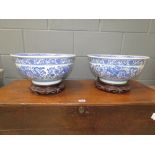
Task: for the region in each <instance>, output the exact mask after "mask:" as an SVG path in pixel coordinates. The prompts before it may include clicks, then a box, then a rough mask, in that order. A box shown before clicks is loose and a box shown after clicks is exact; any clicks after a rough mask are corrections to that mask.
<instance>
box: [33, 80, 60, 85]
mask: <svg viewBox="0 0 155 155" xmlns="http://www.w3.org/2000/svg"><path fill="white" fill-rule="evenodd" d="M61 81H62V80H56V81H47V82H45V81H36V80H32V83H33V84H34V85H37V86H51V85H56V84H58V83H60V82H61Z"/></svg>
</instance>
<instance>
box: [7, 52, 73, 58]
mask: <svg viewBox="0 0 155 155" xmlns="http://www.w3.org/2000/svg"><path fill="white" fill-rule="evenodd" d="M22 54H27V55H22ZM29 54H46V55H38V56H35V55H29ZM10 56H11V57H16V58H70V57H75V56H76V55H75V54H64V53H15V54H10Z"/></svg>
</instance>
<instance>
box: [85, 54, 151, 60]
mask: <svg viewBox="0 0 155 155" xmlns="http://www.w3.org/2000/svg"><path fill="white" fill-rule="evenodd" d="M87 56H88V57H90V58H102V59H103V58H108V59H150V57H149V56H142V55H121V54H88V55H87ZM110 56H114V57H110ZM128 56H130V57H131V58H130V57H128Z"/></svg>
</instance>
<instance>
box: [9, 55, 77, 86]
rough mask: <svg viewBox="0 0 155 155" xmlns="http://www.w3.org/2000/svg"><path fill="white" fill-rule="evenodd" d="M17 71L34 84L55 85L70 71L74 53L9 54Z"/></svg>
mask: <svg viewBox="0 0 155 155" xmlns="http://www.w3.org/2000/svg"><path fill="white" fill-rule="evenodd" d="M11 56H12V57H13V58H14V61H15V64H16V67H17V69H18V71H19V72H20V73H21V74H22V75H24V76H25V77H27V78H29V79H31V80H32V83H33V84H35V85H42V86H47V85H55V84H58V83H60V82H61V81H62V80H63V79H65V78H66V77H67V75H68V74H69V73H70V72H71V70H72V67H73V64H74V60H75V55H73V54H51V53H17V54H11Z"/></svg>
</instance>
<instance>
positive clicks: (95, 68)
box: [89, 55, 148, 82]
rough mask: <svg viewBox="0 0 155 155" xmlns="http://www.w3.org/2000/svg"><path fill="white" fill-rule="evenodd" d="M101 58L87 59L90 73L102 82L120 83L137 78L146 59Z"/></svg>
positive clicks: (132, 57) (141, 57)
mask: <svg viewBox="0 0 155 155" xmlns="http://www.w3.org/2000/svg"><path fill="white" fill-rule="evenodd" d="M115 57H116V56H105V57H103V56H101V57H99V55H96V57H95V56H93V57H91V56H90V57H89V63H90V68H91V71H92V73H93V74H94V75H95V76H97V77H99V78H102V79H104V80H109V81H115V82H122V81H128V80H130V79H132V78H134V77H136V76H138V75H139V74H140V73H141V71H142V69H143V68H144V65H145V63H146V60H147V59H148V57H145V56H144V57H143V56H140V57H138V56H137V57H136V56H135V57H134V56H124V59H123V57H121V56H120V58H119V56H118V57H117V58H115Z"/></svg>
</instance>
